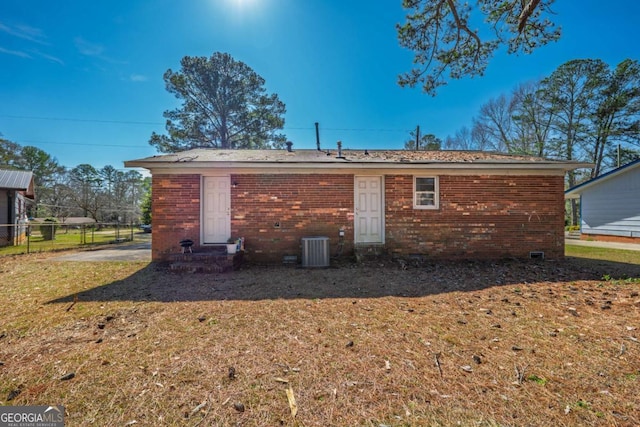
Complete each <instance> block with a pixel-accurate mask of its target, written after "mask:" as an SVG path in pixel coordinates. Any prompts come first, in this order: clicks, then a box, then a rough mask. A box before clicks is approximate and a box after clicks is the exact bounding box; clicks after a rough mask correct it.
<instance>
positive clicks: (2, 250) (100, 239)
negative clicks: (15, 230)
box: [0, 228, 140, 257]
mask: <svg viewBox="0 0 640 427" xmlns="http://www.w3.org/2000/svg"><path fill="white" fill-rule="evenodd" d="M139 234H140V233H139V232H136V233H131V229H126V228H123V229H121V230H116V229H102V230H100V231H94V230H85V231H83V230H79V229H68V230H63V231H59V232H57V233H56V236H55V239H53V240H45V239H44V238H43V236H42V234H41V233H40V231H37V230H34V231H33V232H32V234H31V236H30V237H29V243H28V244H27V242H26V241H25V242H24V243H23V244H21V245H17V246H2V247H0V257H3V256H7V255H19V254H26V253H37V252H50V251H61V250H65V249H72V248H80V247H82V248H89V247H92V246H97V245H106V244H109V243H112V242H114V241H115V240H116V238H120V239H125V240H130V239H131V238H132V235H133V236H137V235H139ZM134 238H135V237H134Z"/></svg>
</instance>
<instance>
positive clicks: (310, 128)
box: [0, 114, 412, 132]
mask: <svg viewBox="0 0 640 427" xmlns="http://www.w3.org/2000/svg"><path fill="white" fill-rule="evenodd" d="M0 117H3V118H8V119H20V120H48V121H60V122H80V123H103V124H124V125H143V126H164V125H165V123H161V122H143V121H132V120H101V119H78V118H71V117H42V116H15V115H9V114H0ZM314 129H315V128H314V127H313V126H308V127H307V126H285V127H284V128H283V130H314ZM322 130H326V131H341V132H410V131H411V130H412V129H399V128H398V129H378V128H331V127H322Z"/></svg>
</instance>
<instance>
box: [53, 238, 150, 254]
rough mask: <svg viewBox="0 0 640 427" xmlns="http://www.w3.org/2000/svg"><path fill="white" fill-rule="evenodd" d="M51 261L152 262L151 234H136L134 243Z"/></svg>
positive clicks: (79, 252)
mask: <svg viewBox="0 0 640 427" xmlns="http://www.w3.org/2000/svg"><path fill="white" fill-rule="evenodd" d="M51 261H151V234H147V233H145V234H136V235H135V237H134V241H133V242H125V243H116V244H113V245H108V246H101V247H99V248H97V249H93V250H87V251H76V252H73V253H70V254H66V255H61V256H58V257H54V258H51Z"/></svg>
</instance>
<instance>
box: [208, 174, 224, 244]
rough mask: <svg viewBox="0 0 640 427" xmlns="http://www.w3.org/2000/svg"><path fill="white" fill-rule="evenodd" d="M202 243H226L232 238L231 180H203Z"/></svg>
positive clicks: (220, 178)
mask: <svg viewBox="0 0 640 427" xmlns="http://www.w3.org/2000/svg"><path fill="white" fill-rule="evenodd" d="M202 185H203V189H204V190H203V193H202V198H203V208H202V243H205V244H206V243H225V242H226V241H227V239H228V238H229V237H230V236H231V191H230V188H231V179H230V177H228V176H205V177H204V178H203V184H202Z"/></svg>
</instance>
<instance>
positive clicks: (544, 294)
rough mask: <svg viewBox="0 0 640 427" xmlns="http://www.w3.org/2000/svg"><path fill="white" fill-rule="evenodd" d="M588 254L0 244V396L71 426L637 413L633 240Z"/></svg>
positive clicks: (639, 356) (616, 421)
mask: <svg viewBox="0 0 640 427" xmlns="http://www.w3.org/2000/svg"><path fill="white" fill-rule="evenodd" d="M589 249H590V248H582V247H580V248H578V247H568V248H567V254H568V258H567V259H565V260H563V261H552V260H546V261H531V262H519V261H502V262H463V263H435V264H432V263H427V264H425V265H420V266H409V267H408V268H407V269H402V268H400V266H399V265H398V264H396V263H394V262H393V261H391V260H377V261H375V262H369V263H365V264H358V265H355V264H350V263H346V262H345V263H343V264H340V265H339V266H336V267H332V268H328V269H300V268H293V267H281V266H277V267H265V266H252V265H248V266H245V267H243V268H242V269H241V270H239V271H235V272H231V273H226V274H222V275H217V274H175V273H170V272H168V271H167V270H166V269H164V268H163V267H162V266H158V265H155V264H149V263H133V262H130V263H127V262H117V263H107V262H57V261H52V260H51V258H52V257H53V256H54V255H53V254H44V253H40V254H32V255H25V256H9V257H3V258H0V287H1V289H2V292H1V293H0V402H1V403H2V404H5V405H49V404H62V405H64V406H65V409H66V423H67V424H66V425H68V426H89V425H120V426H122V425H136V426H161V425H168V426H197V425H202V426H204V425H207V426H209V425H216V426H237V425H241V426H274V425H275V426H278V425H284V426H372V427H379V426H431V425H434V426H438V425H441V426H449V425H463V426H498V425H500V426H524V425H535V426H543V425H544V426H547V425H554V426H575V425H586V426H600V425H612V426H634V425H640V401H639V400H638V393H639V392H640V342H639V340H640V296H639V292H640V252H636V253H629V254H627V253H626V252H630V251H609V252H608V253H607V252H606V251H605V252H600V251H601V250H599V249H598V252H597V255H596V254H594V253H589V252H588V250H589ZM596 257H597V258H598V259H597V260H594V259H593V258H596ZM71 374H73V375H71ZM9 398H11V399H9ZM294 401H295V402H294Z"/></svg>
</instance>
